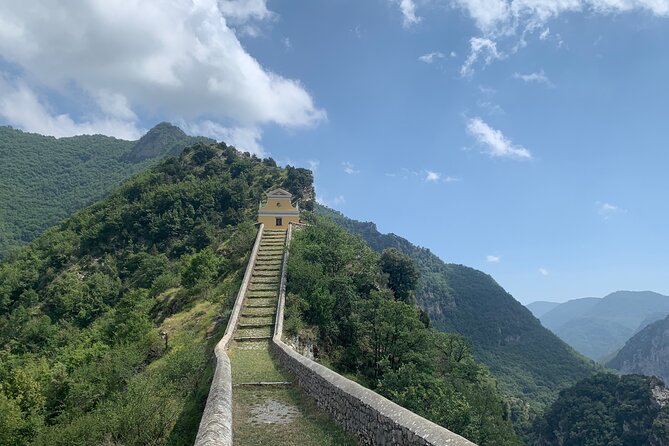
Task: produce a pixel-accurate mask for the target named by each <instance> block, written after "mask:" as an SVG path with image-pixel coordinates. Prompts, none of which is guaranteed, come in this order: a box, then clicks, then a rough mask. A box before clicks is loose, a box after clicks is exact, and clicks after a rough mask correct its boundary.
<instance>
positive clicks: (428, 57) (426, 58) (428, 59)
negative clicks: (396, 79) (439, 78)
mask: <svg viewBox="0 0 669 446" xmlns="http://www.w3.org/2000/svg"><path fill="white" fill-rule="evenodd" d="M443 58H444V53H441V52H439V51H435V52H432V53H427V54H423V55H422V56H420V57H419V58H418V60H420V61H421V62H425V63H427V64H431V63H432V62H434V61H435V59H443Z"/></svg>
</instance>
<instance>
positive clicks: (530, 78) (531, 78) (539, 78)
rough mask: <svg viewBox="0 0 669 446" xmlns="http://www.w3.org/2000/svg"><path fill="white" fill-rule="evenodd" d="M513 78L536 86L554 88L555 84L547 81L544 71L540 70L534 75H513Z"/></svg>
mask: <svg viewBox="0 0 669 446" xmlns="http://www.w3.org/2000/svg"><path fill="white" fill-rule="evenodd" d="M513 78H514V79H520V80H521V81H523V82H526V83H527V82H536V83H537V84H544V85H546V86H547V87H550V88H555V84H553V82H551V80H550V79H548V76H546V73H544V70H540V71H537V72H535V73H529V74H521V73H513Z"/></svg>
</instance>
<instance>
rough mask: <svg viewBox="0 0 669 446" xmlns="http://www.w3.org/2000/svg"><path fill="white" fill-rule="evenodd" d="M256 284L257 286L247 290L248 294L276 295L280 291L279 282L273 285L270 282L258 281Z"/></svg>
mask: <svg viewBox="0 0 669 446" xmlns="http://www.w3.org/2000/svg"><path fill="white" fill-rule="evenodd" d="M254 285H256V288H249V289H248V290H247V291H246V295H247V296H260V295H262V294H266V295H276V293H278V292H279V284H278V283H276V284H274V285H272V284H270V283H256V284H254ZM260 285H267V287H266V288H264V289H263V288H262V287H260ZM257 287H260V288H257Z"/></svg>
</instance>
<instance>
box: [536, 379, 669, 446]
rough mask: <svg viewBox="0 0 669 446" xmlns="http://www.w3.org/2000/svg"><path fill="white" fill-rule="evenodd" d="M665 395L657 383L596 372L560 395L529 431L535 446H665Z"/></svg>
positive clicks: (668, 432)
mask: <svg viewBox="0 0 669 446" xmlns="http://www.w3.org/2000/svg"><path fill="white" fill-rule="evenodd" d="M668 398H669V390H667V389H666V388H665V387H664V386H663V384H662V382H661V381H660V380H658V379H656V378H649V377H645V376H640V375H624V376H621V377H618V376H616V375H613V374H606V373H601V374H597V375H595V376H592V377H590V378H587V379H584V380H582V381H579V382H578V383H577V384H576V385H574V386H573V387H570V388H569V389H566V390H564V391H562V392H560V396H559V398H558V399H557V401H555V403H553V404H552V405H551V407H550V408H549V409H548V410H547V411H546V415H545V416H544V418H543V419H541V420H538V421H537V423H536V424H535V426H534V432H533V433H534V437H535V438H534V443H533V444H535V445H536V446H563V445H565V446H566V445H569V446H616V445H618V446H641V445H647V446H665V445H667V444H669V406H668V405H667V402H668Z"/></svg>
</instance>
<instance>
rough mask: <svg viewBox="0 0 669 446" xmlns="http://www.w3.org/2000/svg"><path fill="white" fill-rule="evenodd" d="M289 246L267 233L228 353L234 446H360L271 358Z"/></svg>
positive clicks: (282, 234) (276, 234)
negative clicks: (271, 344) (285, 257)
mask: <svg viewBox="0 0 669 446" xmlns="http://www.w3.org/2000/svg"><path fill="white" fill-rule="evenodd" d="M285 241H286V232H285V231H272V230H265V231H264V233H263V236H262V240H261V242H260V249H259V251H258V256H257V259H256V262H255V265H254V266H253V273H252V276H251V282H250V284H249V287H248V290H247V291H246V295H245V296H244V303H243V308H242V312H241V315H240V318H239V321H238V324H237V327H236V330H235V335H234V338H233V339H234V340H233V342H232V343H231V344H230V347H229V349H228V356H229V357H230V362H231V365H232V385H233V392H232V395H233V404H232V410H233V417H232V419H233V426H232V429H233V439H234V444H236V445H243V446H247V445H272V446H282V445H296V444H299V445H305V446H308V445H349V444H351V445H352V444H356V442H355V440H354V439H353V438H352V437H351V436H349V434H347V433H345V432H344V431H343V430H342V429H341V428H340V427H339V426H337V425H336V424H334V423H333V422H332V421H330V420H329V419H328V417H327V415H325V414H324V413H322V412H321V411H320V410H319V409H318V408H317V407H316V405H315V404H314V403H313V401H312V400H311V399H309V398H308V397H306V396H305V395H304V394H303V393H302V392H300V391H299V389H297V388H296V387H295V386H294V385H293V384H292V382H291V377H290V376H288V375H286V374H284V373H283V372H282V371H281V370H280V369H279V368H278V366H277V365H276V363H275V362H274V361H273V360H272V357H271V356H270V353H269V343H270V341H271V337H272V333H273V331H274V323H275V317H276V309H277V303H278V296H279V285H280V281H281V266H282V260H283V251H284V246H285Z"/></svg>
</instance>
